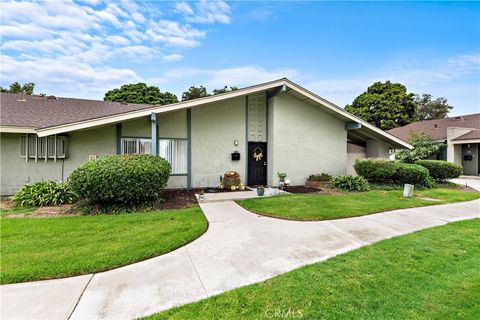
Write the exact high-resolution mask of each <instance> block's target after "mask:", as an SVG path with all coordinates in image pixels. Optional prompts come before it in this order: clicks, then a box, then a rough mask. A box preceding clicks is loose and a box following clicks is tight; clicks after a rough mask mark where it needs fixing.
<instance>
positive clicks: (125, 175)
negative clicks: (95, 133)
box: [70, 154, 171, 205]
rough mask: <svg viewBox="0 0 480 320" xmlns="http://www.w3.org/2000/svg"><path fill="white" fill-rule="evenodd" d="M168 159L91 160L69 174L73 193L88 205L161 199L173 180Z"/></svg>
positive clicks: (132, 156)
mask: <svg viewBox="0 0 480 320" xmlns="http://www.w3.org/2000/svg"><path fill="white" fill-rule="evenodd" d="M170 172H171V168H170V164H169V163H168V161H166V160H165V159H163V158H161V157H158V156H153V155H146V154H129V155H111V156H105V157H101V158H99V159H96V160H91V161H88V162H86V163H84V164H82V165H81V166H79V167H78V168H77V169H75V171H73V172H72V174H71V175H70V185H71V187H72V190H73V191H74V192H75V193H76V194H77V195H78V197H79V198H80V200H83V201H84V202H85V203H87V204H98V205H110V204H122V205H132V204H139V203H141V202H143V201H147V200H150V199H152V198H154V197H156V196H158V194H159V192H161V191H162V190H163V189H164V188H165V186H166V185H167V181H168V178H169V177H170Z"/></svg>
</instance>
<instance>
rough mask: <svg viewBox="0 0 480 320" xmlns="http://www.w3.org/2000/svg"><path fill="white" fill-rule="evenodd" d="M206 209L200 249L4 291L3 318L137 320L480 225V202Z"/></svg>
mask: <svg viewBox="0 0 480 320" xmlns="http://www.w3.org/2000/svg"><path fill="white" fill-rule="evenodd" d="M200 206H201V207H202V209H203V211H204V213H205V215H206V217H207V219H208V221H209V223H210V225H209V229H208V231H207V232H206V233H205V234H204V235H203V236H201V237H200V238H199V239H197V240H195V241H194V242H192V243H190V244H188V245H186V246H184V247H182V248H180V249H177V250H176V251H173V252H170V253H167V254H165V255H162V256H159V257H156V258H153V259H150V260H146V261H143V262H139V263H135V264H132V265H129V266H125V267H122V268H118V269H115V270H110V271H106V272H103V273H97V274H94V275H85V276H79V277H73V278H66V279H57V280H47V281H37V282H30V283H21V284H11V285H4V286H1V309H2V311H1V318H2V319H14V318H17V319H68V318H71V319H98V318H109V319H132V318H136V317H141V316H146V315H149V314H152V313H155V312H158V311H161V310H164V309H167V308H170V307H172V306H176V305H181V304H184V303H188V302H192V301H196V300H199V299H202V298H205V297H208V296H211V295H215V294H218V293H221V292H223V291H226V290H230V289H233V288H237V287H240V286H244V285H247V284H251V283H255V282H259V281H262V280H265V279H268V278H271V277H273V276H275V275H278V274H280V273H284V272H287V271H289V270H292V269H295V268H298V267H300V266H303V265H305V264H311V263H314V262H318V261H322V260H325V259H327V258H329V257H332V256H335V255H337V254H340V253H344V252H346V251H349V250H352V249H356V248H359V247H361V246H363V245H366V244H370V243H373V242H376V241H379V240H382V239H386V238H390V237H393V236H398V235H402V234H406V233H410V232H414V231H417V230H420V229H423V228H429V227H433V226H438V225H442V224H446V223H448V222H451V221H457V220H463V219H470V218H478V217H480V213H479V208H480V200H475V201H470V202H463V203H453V204H447V205H437V206H431V207H422V208H414V209H404V210H395V211H390V212H384V213H378V214H372V215H367V216H362V217H355V218H348V219H342V220H332V221H320V222H296V221H286V220H278V219H274V218H268V217H264V216H259V215H256V214H253V213H250V212H248V211H246V210H245V209H243V208H242V207H240V206H238V205H237V204H236V203H234V202H232V201H225V202H212V203H203V204H201V205H200Z"/></svg>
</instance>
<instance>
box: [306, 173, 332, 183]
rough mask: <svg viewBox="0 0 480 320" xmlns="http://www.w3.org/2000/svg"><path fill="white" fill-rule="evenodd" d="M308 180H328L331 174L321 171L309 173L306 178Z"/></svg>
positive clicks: (330, 178)
mask: <svg viewBox="0 0 480 320" xmlns="http://www.w3.org/2000/svg"><path fill="white" fill-rule="evenodd" d="M307 180H308V181H330V180H332V176H331V175H329V174H328V173H322V174H319V173H317V174H311V175H309V176H308V178H307Z"/></svg>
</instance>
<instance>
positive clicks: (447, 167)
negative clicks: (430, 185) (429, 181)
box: [415, 160, 463, 181]
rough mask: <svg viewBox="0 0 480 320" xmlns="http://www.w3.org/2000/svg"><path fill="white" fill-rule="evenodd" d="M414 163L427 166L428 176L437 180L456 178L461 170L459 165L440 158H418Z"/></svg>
mask: <svg viewBox="0 0 480 320" xmlns="http://www.w3.org/2000/svg"><path fill="white" fill-rule="evenodd" d="M415 164H418V165H421V166H422V167H425V168H427V169H428V171H429V172H430V176H431V177H432V178H433V179H435V180H437V181H446V180H448V179H455V178H458V177H459V176H460V175H461V174H462V171H463V168H462V166H461V165H458V164H456V163H451V162H447V161H441V160H418V161H416V162H415Z"/></svg>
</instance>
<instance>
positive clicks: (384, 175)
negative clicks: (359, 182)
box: [354, 159, 397, 181]
mask: <svg viewBox="0 0 480 320" xmlns="http://www.w3.org/2000/svg"><path fill="white" fill-rule="evenodd" d="M354 168H355V171H356V172H357V174H358V175H360V176H362V177H364V178H365V179H367V180H372V181H383V180H392V179H394V177H395V173H396V172H397V167H396V162H395V161H390V160H384V159H357V160H356V161H355V165H354Z"/></svg>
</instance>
